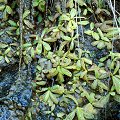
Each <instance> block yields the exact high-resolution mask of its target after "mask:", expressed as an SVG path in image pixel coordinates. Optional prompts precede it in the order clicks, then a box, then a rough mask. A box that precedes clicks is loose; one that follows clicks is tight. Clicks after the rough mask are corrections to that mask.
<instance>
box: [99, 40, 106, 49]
mask: <svg viewBox="0 0 120 120" xmlns="http://www.w3.org/2000/svg"><path fill="white" fill-rule="evenodd" d="M104 47H105V43H104V42H103V41H99V43H98V44H97V48H99V49H102V48H104Z"/></svg>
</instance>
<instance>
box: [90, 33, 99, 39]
mask: <svg viewBox="0 0 120 120" xmlns="http://www.w3.org/2000/svg"><path fill="white" fill-rule="evenodd" d="M92 37H93V38H94V39H95V40H99V39H100V37H99V35H98V33H96V32H92Z"/></svg>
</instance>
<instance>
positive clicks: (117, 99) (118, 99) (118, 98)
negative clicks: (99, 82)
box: [113, 95, 120, 103]
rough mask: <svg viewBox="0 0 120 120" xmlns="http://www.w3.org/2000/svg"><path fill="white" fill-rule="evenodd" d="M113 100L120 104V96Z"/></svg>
mask: <svg viewBox="0 0 120 120" xmlns="http://www.w3.org/2000/svg"><path fill="white" fill-rule="evenodd" d="M113 98H114V100H115V101H117V102H119V103H120V95H115V96H114V97H113Z"/></svg>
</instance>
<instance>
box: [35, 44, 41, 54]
mask: <svg viewBox="0 0 120 120" xmlns="http://www.w3.org/2000/svg"><path fill="white" fill-rule="evenodd" d="M41 52H42V44H38V45H37V47H36V53H37V54H38V55H39V54H41Z"/></svg>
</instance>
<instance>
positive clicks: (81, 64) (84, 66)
mask: <svg viewBox="0 0 120 120" xmlns="http://www.w3.org/2000/svg"><path fill="white" fill-rule="evenodd" d="M84 52H85V51H83V50H82V49H79V50H78V59H76V68H77V70H76V71H75V72H74V76H75V77H79V78H81V79H83V80H87V73H88V66H90V65H92V61H91V60H90V59H88V58H86V57H84ZM73 56H74V55H73V54H71V55H69V57H70V58H71V59H72V57H73Z"/></svg>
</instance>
